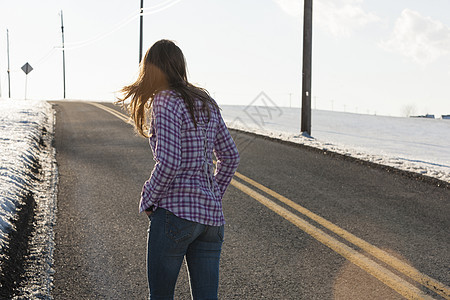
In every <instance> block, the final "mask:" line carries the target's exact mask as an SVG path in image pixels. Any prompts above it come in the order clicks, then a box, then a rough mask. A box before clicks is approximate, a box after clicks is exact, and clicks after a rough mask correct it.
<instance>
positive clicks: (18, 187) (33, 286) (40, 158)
mask: <svg viewBox="0 0 450 300" xmlns="http://www.w3.org/2000/svg"><path fill="white" fill-rule="evenodd" d="M53 132H54V113H53V110H52V107H51V105H50V104H49V103H47V102H45V101H26V100H0V261H2V259H3V258H5V255H6V253H8V252H7V248H8V247H9V246H10V241H9V237H10V236H11V235H12V234H13V233H14V231H17V230H16V229H17V228H16V222H17V221H18V219H19V214H20V213H21V210H22V209H24V206H26V205H30V204H29V203H27V202H26V201H25V199H27V197H28V199H29V198H30V197H32V198H33V200H32V201H31V203H34V208H33V209H31V211H32V214H33V216H32V220H33V222H34V225H35V226H34V228H32V229H31V236H30V240H29V242H28V245H29V253H28V257H26V258H25V261H24V271H25V274H23V275H24V276H25V278H26V282H25V283H22V284H19V286H17V287H16V288H18V289H20V291H19V292H18V293H19V294H16V296H19V297H22V298H23V297H25V298H27V299H29V298H33V299H37V298H40V299H43V298H46V299H48V298H49V297H50V296H49V295H50V288H51V281H52V274H53V270H52V264H53V248H54V246H53V225H54V223H55V210H56V183H57V171H56V170H57V167H56V160H55V150H54V147H53V146H52V140H53ZM7 260H11V259H10V258H7ZM0 267H3V268H6V266H5V265H4V264H3V265H2V266H0ZM1 271H4V270H1ZM12 296H13V295H12ZM14 298H15V297H13V299H14Z"/></svg>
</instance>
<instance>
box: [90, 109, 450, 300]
mask: <svg viewBox="0 0 450 300" xmlns="http://www.w3.org/2000/svg"><path fill="white" fill-rule="evenodd" d="M89 103H90V104H92V105H94V106H96V107H98V108H100V109H103V110H105V111H107V112H109V113H111V114H113V115H114V116H116V117H118V118H119V119H121V120H123V121H124V122H127V123H128V120H129V118H128V117H127V116H125V115H124V114H122V113H120V112H118V111H116V110H114V109H112V108H109V107H107V106H105V105H101V104H98V103H93V102H89ZM235 177H236V178H239V180H242V181H243V182H245V183H247V184H248V185H250V186H252V187H253V188H251V187H249V186H248V185H246V184H243V183H241V182H240V181H238V180H236V179H233V180H232V181H231V185H232V186H234V187H235V188H237V189H239V190H240V191H242V192H244V193H245V194H247V195H249V196H250V197H252V198H253V199H255V200H256V201H258V202H259V203H261V204H262V205H264V206H266V207H267V208H269V209H270V210H272V211H273V212H275V213H277V214H278V215H280V216H281V217H283V218H284V219H286V220H288V221H289V222H291V223H292V224H294V225H295V226H297V227H298V228H300V229H301V230H303V231H304V232H306V233H307V234H309V235H310V236H312V237H313V238H314V239H316V240H317V241H319V242H321V243H322V244H324V245H326V246H327V247H329V248H330V249H332V250H333V251H335V252H337V253H339V254H340V255H341V256H343V257H345V258H346V259H347V260H349V261H350V262H352V263H353V264H355V265H357V266H358V267H360V268H361V269H363V270H365V271H366V272H367V273H369V274H371V275H372V276H374V277H375V278H377V279H378V280H380V281H381V282H383V283H384V284H386V285H387V286H389V287H390V288H392V289H393V290H395V291H396V292H397V293H399V294H400V295H402V296H404V297H406V298H407V299H433V298H432V297H430V296H429V295H427V294H426V293H424V292H423V291H422V290H421V289H419V288H418V287H416V286H415V285H413V284H412V283H410V282H409V281H407V280H405V279H403V278H402V277H400V276H398V275H396V274H394V273H393V272H392V271H390V270H389V269H387V268H386V267H383V266H381V265H380V264H378V263H377V262H375V261H374V260H373V259H371V258H369V257H368V256H366V255H364V254H362V253H360V252H359V251H357V250H354V249H353V248H351V247H349V246H348V245H346V244H344V243H343V242H341V241H339V240H337V239H336V238H334V237H332V236H330V235H329V234H327V233H326V232H324V231H323V230H321V229H319V228H317V227H315V226H314V225H312V224H311V223H310V222H308V221H306V220H305V219H302V218H301V217H299V216H298V215H296V214H294V213H292V212H291V211H289V210H288V209H286V208H284V207H283V206H281V205H279V204H277V203H276V202H275V201H273V200H271V199H269V198H268V197H266V196H264V195H263V194H262V193H260V192H263V193H265V194H267V195H268V196H270V197H272V198H274V199H276V200H278V201H279V202H281V203H283V204H285V205H287V206H289V207H290V208H292V209H294V210H295V211H297V212H298V213H300V214H301V215H303V216H305V217H307V218H309V219H310V220H312V221H314V222H316V223H317V224H319V225H321V226H323V227H324V228H326V229H327V230H329V231H331V232H333V233H335V234H336V235H338V236H339V237H341V238H342V239H344V240H345V241H347V242H349V243H351V244H353V245H355V246H357V247H358V248H360V249H361V250H362V251H364V252H365V253H367V254H368V255H371V256H373V257H375V258H376V259H378V260H380V261H382V262H384V263H385V264H387V265H388V266H390V267H391V268H393V269H395V270H396V271H398V272H400V273H402V274H403V275H406V276H407V277H409V278H410V279H411V280H413V281H414V282H417V283H419V284H420V285H422V286H424V287H426V288H428V289H430V290H431V291H433V292H435V293H437V294H439V295H441V296H442V297H444V298H445V299H450V288H449V287H448V286H446V285H444V284H442V283H440V282H439V281H437V280H435V279H433V278H431V277H430V276H428V275H426V274H423V273H421V272H420V271H418V270H417V269H415V268H414V267H412V266H410V265H408V264H407V263H405V262H403V261H401V260H399V259H398V258H396V257H394V256H392V255H390V254H389V253H387V252H385V251H383V250H381V249H380V248H378V247H376V246H374V245H372V244H370V243H368V242H366V241H364V240H362V239H360V238H358V237H356V236H355V235H353V234H351V233H350V232H348V231H346V230H344V229H342V228H340V227H338V226H337V225H335V224H333V223H331V222H330V221H328V220H326V219H324V218H322V217H320V216H319V215H317V214H315V213H313V212H311V211H310V210H308V209H306V208H304V207H303V206H301V205H299V204H297V203H295V202H293V201H292V200H289V199H288V198H286V197H284V196H282V195H280V194H278V193H277V192H275V191H272V190H271V189H269V188H267V187H265V186H263V185H262V184H260V183H258V182H256V181H254V180H253V179H251V178H248V177H247V176H245V175H243V174H241V173H239V172H236V174H235ZM254 188H256V189H257V190H259V191H260V192H258V191H257V190H256V189H254Z"/></svg>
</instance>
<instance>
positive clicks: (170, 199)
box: [139, 91, 239, 226]
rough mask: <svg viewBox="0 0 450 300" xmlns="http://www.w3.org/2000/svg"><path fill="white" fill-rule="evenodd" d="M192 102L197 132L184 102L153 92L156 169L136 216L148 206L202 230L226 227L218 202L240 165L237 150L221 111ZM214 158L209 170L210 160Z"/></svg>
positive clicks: (152, 143) (152, 134)
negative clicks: (208, 114)
mask: <svg viewBox="0 0 450 300" xmlns="http://www.w3.org/2000/svg"><path fill="white" fill-rule="evenodd" d="M201 105H202V103H201V101H199V100H198V101H196V109H195V111H196V114H197V116H198V117H197V128H195V126H194V122H193V121H192V118H191V115H190V113H189V111H188V108H187V106H186V105H185V103H184V101H183V99H182V98H181V97H180V96H179V95H178V94H177V93H176V92H174V91H162V92H160V93H158V94H157V95H156V96H155V98H154V100H153V104H152V111H151V123H150V132H149V133H150V138H149V143H150V147H151V149H152V152H153V159H154V161H155V166H154V168H153V170H152V173H151V175H150V178H149V179H148V180H147V181H146V182H145V184H144V186H143V188H142V194H141V201H140V208H139V210H140V212H142V211H144V210H145V209H147V208H149V207H151V206H153V209H154V210H155V209H156V208H158V207H161V208H164V209H167V210H169V211H171V212H172V213H174V214H175V215H177V216H178V217H180V218H183V219H187V220H190V221H194V222H198V223H201V224H205V225H211V226H220V225H223V224H224V223H225V220H224V217H223V211H222V197H223V195H224V193H225V190H226V188H227V187H228V185H229V184H230V182H231V179H232V177H233V175H234V173H235V171H236V169H237V167H238V164H239V153H238V150H237V148H236V145H235V143H234V141H233V139H232V137H231V135H230V133H229V131H228V129H227V127H226V125H225V123H224V121H223V119H222V116H221V114H220V111H218V110H217V109H215V108H214V107H212V106H210V108H211V116H210V119H209V122H208V116H207V113H206V112H203V111H202V110H201ZM213 152H214V154H215V156H216V158H217V163H216V169H215V171H214V170H213V157H212V154H213Z"/></svg>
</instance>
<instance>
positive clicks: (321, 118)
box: [221, 99, 450, 182]
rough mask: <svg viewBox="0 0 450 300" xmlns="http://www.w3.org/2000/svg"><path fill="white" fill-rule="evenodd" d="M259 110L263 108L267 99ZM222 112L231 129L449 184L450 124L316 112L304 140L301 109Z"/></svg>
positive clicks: (230, 109) (239, 108)
mask: <svg viewBox="0 0 450 300" xmlns="http://www.w3.org/2000/svg"><path fill="white" fill-rule="evenodd" d="M260 100H261V99H260ZM257 104H264V99H262V101H260V103H257ZM221 108H222V116H223V118H224V120H225V122H226V123H227V125H228V126H229V127H230V128H235V129H239V130H243V131H248V132H254V133H257V134H261V135H265V136H270V137H273V138H278V139H281V140H285V141H291V142H294V143H300V144H304V145H308V146H312V147H315V148H319V149H323V150H327V151H332V152H337V153H340V154H344V155H348V156H352V157H355V158H359V159H362V160H366V161H370V162H374V163H378V164H382V165H387V166H391V167H395V168H397V169H401V170H405V171H410V172H416V173H420V174H423V175H426V176H430V177H434V178H437V179H440V180H443V181H446V182H450V120H443V119H422V118H400V117H386V116H373V115H362V114H353V113H344V112H332V111H323V110H313V111H312V125H311V135H312V137H313V138H307V137H304V136H302V135H300V124H301V123H300V116H301V110H300V108H284V107H283V108H280V107H276V106H267V105H260V106H253V105H252V106H238V105H232V106H231V105H222V106H221Z"/></svg>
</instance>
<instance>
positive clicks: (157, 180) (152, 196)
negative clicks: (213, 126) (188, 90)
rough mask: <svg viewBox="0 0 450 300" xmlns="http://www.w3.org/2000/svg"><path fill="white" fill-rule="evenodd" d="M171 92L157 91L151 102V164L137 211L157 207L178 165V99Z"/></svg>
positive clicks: (179, 128) (179, 153)
mask: <svg viewBox="0 0 450 300" xmlns="http://www.w3.org/2000/svg"><path fill="white" fill-rule="evenodd" d="M173 100H174V99H173V98H172V97H171V93H159V94H157V95H156V96H155V98H154V100H153V104H152V129H153V133H154V134H155V135H156V147H155V149H154V153H153V156H154V160H155V166H154V168H153V170H152V173H151V175H150V179H148V180H147V181H146V182H145V184H144V186H143V188H142V193H141V203H140V207H139V211H140V212H142V211H144V210H145V209H147V208H149V207H151V206H152V205H155V206H157V203H158V201H159V199H160V198H161V197H162V196H163V195H164V194H165V192H166V191H167V189H168V187H169V186H170V184H171V182H172V181H173V179H174V178H175V176H176V174H177V172H178V170H179V167H180V165H181V125H182V117H181V110H180V107H179V106H178V105H177V103H178V101H173Z"/></svg>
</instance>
